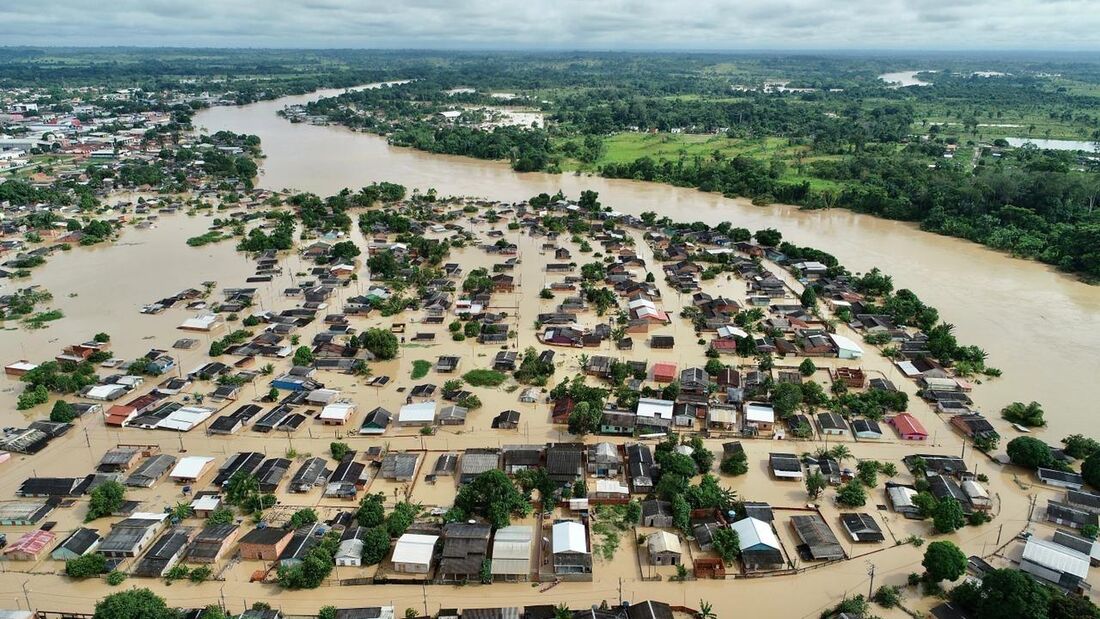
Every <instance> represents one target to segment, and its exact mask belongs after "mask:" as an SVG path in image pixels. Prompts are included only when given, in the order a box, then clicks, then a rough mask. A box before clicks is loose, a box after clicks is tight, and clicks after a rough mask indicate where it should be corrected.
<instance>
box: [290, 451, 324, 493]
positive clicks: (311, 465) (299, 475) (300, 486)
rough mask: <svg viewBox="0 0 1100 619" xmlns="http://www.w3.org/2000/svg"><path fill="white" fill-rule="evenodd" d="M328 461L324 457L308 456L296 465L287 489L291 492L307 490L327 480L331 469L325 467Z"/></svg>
mask: <svg viewBox="0 0 1100 619" xmlns="http://www.w3.org/2000/svg"><path fill="white" fill-rule="evenodd" d="M327 466H328V461H327V460H325V459H324V458H310V459H308V460H306V461H305V462H303V463H302V466H300V467H298V470H297V471H296V472H295V473H294V477H293V478H291V480H290V486H289V487H288V489H289V490H290V491H291V492H309V491H311V490H313V489H314V488H316V487H317V486H319V485H321V484H322V483H324V482H326V481H328V477H329V475H331V474H332V473H331V471H329V470H328V469H327Z"/></svg>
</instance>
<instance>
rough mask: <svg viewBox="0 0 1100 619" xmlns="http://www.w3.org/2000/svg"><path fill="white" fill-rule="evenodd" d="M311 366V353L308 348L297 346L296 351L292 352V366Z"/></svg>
mask: <svg viewBox="0 0 1100 619" xmlns="http://www.w3.org/2000/svg"><path fill="white" fill-rule="evenodd" d="M312 364H313V351H312V350H310V349H309V346H299V347H298V350H295V351H294V365H312Z"/></svg>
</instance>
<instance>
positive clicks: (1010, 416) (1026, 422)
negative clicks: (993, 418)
mask: <svg viewBox="0 0 1100 619" xmlns="http://www.w3.org/2000/svg"><path fill="white" fill-rule="evenodd" d="M1001 417H1004V418H1005V419H1006V420H1008V421H1010V422H1012V423H1018V424H1020V425H1022V426H1027V427H1029V428H1034V427H1039V426H1045V425H1046V423H1047V422H1046V421H1045V420H1043V407H1042V406H1040V405H1039V403H1038V402H1032V403H1030V404H1024V403H1023V402H1013V403H1012V404H1009V405H1008V406H1006V407H1004V408H1002V409H1001Z"/></svg>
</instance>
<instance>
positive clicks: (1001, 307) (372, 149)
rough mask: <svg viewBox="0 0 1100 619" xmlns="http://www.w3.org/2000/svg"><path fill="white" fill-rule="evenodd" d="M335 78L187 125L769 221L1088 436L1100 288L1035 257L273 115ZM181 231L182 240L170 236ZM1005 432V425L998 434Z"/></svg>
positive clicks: (310, 187)
mask: <svg viewBox="0 0 1100 619" xmlns="http://www.w3.org/2000/svg"><path fill="white" fill-rule="evenodd" d="M340 92H342V90H327V91H319V92H316V93H313V94H311V95H304V96H296V97H286V98H283V99H278V100H274V101H265V102H260V103H255V104H252V105H247V106H242V107H215V108H211V109H208V110H204V111H202V112H200V113H199V114H198V115H197V116H196V118H195V125H196V126H198V127H202V128H205V129H206V130H208V131H211V132H213V131H218V130H222V129H225V130H229V131H235V132H238V133H251V134H255V135H258V136H259V137H260V139H261V140H262V147H263V150H264V154H265V155H266V159H264V160H263V162H262V172H261V178H260V184H261V185H262V186H265V187H269V188H272V189H279V188H284V187H289V188H293V189H300V190H306V191H312V192H315V193H317V194H320V195H329V194H333V193H336V192H338V191H339V190H341V189H343V188H345V187H350V188H358V187H361V186H363V185H366V184H369V183H370V182H372V181H392V182H396V183H401V184H404V185H406V186H408V187H410V188H420V189H428V188H429V187H434V188H435V189H436V190H438V191H439V192H440V193H441V194H443V195H469V196H485V197H488V198H492V199H500V200H521V199H526V198H529V197H531V196H533V195H536V194H538V193H540V192H547V193H551V194H552V193H554V192H556V191H557V190H558V189H561V190H563V191H564V192H565V193H566V194H567V195H570V196H577V195H579V194H580V192H581V191H582V190H584V189H591V190H594V191H598V192H599V194H600V201H601V202H602V203H603V204H605V205H607V206H611V207H612V208H614V209H616V210H619V211H622V212H628V213H634V214H638V213H641V212H643V211H655V212H657V213H658V214H660V215H668V216H669V217H671V218H672V219H673V220H677V221H704V222H706V223H708V224H712V225H713V224H717V223H718V222H720V221H731V222H733V223H734V225H737V226H744V227H746V228H749V229H751V230H757V229H760V228H767V227H774V228H777V229H779V230H781V231H782V232H783V235H784V238H786V239H788V240H790V241H791V242H793V243H796V244H799V245H810V246H813V247H818V248H820V249H822V250H825V251H828V252H830V253H832V254H834V255H835V256H836V257H837V258H838V259H839V260H840V261H841V262H842V263H843V264H844V265H846V266H847V267H848V268H849V269H851V270H852V271H858V272H863V271H866V270H868V269H870V268H871V267H874V266H878V267H881V268H882V269H883V270H884V271H885V272H886V273H889V274H891V275H893V277H894V283H895V286H896V287H898V288H910V289H912V290H913V291H914V292H916V293H917V294H918V295H919V296H920V297H921V299H923V300H924V301H926V302H927V303H930V304H932V305H934V306H936V307H937V308H938V309H939V310H940V315H941V317H942V318H943V320H944V321H945V322H949V323H952V324H954V325H955V326H956V327H957V330H956V334H957V336H958V338H959V341H960V342H961V343H964V344H975V345H977V346H980V347H981V348H983V349H985V350H986V351H987V352H988V353H989V357H990V358H989V363H990V365H992V366H994V367H998V368H1001V369H1002V370H1003V371H1004V377H1003V378H999V379H995V380H990V381H986V384H985V385H983V386H982V387H980V388H978V389H975V391H974V397H975V404H976V406H977V407H978V408H980V409H981V410H982V411H983V412H985V413H986V414H987V415H988V416H991V417H996V416H998V413H999V411H1000V409H1001V408H1002V407H1003V406H1004V405H1006V404H1008V403H1009V402H1012V401H1023V402H1030V401H1032V400H1036V401H1038V402H1040V403H1041V404H1043V406H1044V408H1045V409H1046V412H1047V421H1048V424H1049V426H1048V429H1047V430H1046V433H1047V434H1048V436H1046V437H1045V438H1046V439H1047V440H1048V441H1049V442H1057V441H1058V440H1059V439H1061V438H1062V437H1064V436H1066V435H1068V434H1071V433H1077V432H1079V433H1082V434H1086V435H1095V434H1096V433H1095V432H1094V429H1093V428H1092V427H1091V422H1090V420H1091V415H1092V414H1094V413H1095V406H1094V405H1093V404H1092V402H1091V396H1088V395H1087V394H1085V393H1084V391H1085V387H1087V386H1089V385H1090V384H1091V383H1092V381H1093V380H1095V378H1096V373H1097V361H1096V353H1095V351H1096V350H1098V349H1100V287H1093V286H1089V285H1087V284H1083V283H1081V282H1078V281H1075V280H1074V279H1072V278H1070V277H1067V276H1065V275H1062V274H1060V273H1058V272H1056V271H1054V270H1052V269H1051V268H1049V267H1047V266H1045V265H1042V264H1039V263H1037V262H1029V261H1024V260H1018V259H1015V258H1012V257H1011V256H1008V255H1004V254H1000V253H997V252H995V251H992V250H989V249H986V248H984V247H982V246H980V245H977V244H974V243H970V242H967V241H963V240H959V239H953V238H949V237H943V236H938V235H934V234H930V233H926V232H922V231H920V230H918V229H917V228H915V227H914V226H912V225H910V224H906V223H902V222H896V221H888V220H883V219H877V218H874V217H871V216H868V215H860V214H857V213H853V212H851V211H847V210H843V209H833V210H828V211H801V210H799V209H797V208H796V207H790V206H782V205H773V206H769V207H755V206H752V205H751V204H749V202H748V201H747V200H738V199H728V198H723V197H722V196H720V195H717V194H709V193H702V192H700V191H697V190H694V189H683V188H677V187H671V186H668V185H661V184H656V183H645V182H638V181H627V180H614V179H604V178H598V177H590V176H578V175H574V174H559V175H555V174H545V173H523V174H519V173H516V172H513V171H512V170H511V168H510V167H508V166H507V165H506V164H504V163H501V162H491V161H482V160H478V159H470V158H465V157H455V156H447V155H434V154H430V153H425V152H421V151H416V150H412V149H407V148H398V147H393V146H390V145H389V144H387V143H386V140H385V138H382V137H378V136H375V135H371V134H366V133H355V132H352V131H350V130H348V129H345V128H342V127H336V126H315V125H309V124H304V123H303V124H292V123H290V122H288V121H286V120H284V119H283V118H281V117H279V116H277V115H276V112H277V111H278V110H280V109H282V108H283V106H284V105H290V104H301V103H305V102H307V101H310V100H312V99H317V98H320V97H323V96H333V95H335V94H339V93H340ZM180 242H181V243H182V240H181V241H180ZM1006 438H1011V437H1006Z"/></svg>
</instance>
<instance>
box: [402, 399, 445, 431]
mask: <svg viewBox="0 0 1100 619" xmlns="http://www.w3.org/2000/svg"><path fill="white" fill-rule="evenodd" d="M435 406H436V405H435V401H434V400H429V401H427V402H416V403H413V404H406V405H404V406H402V407H401V409H400V410H399V411H398V413H397V423H398V424H400V425H402V426H426V425H431V424H432V423H434V422H435Z"/></svg>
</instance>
